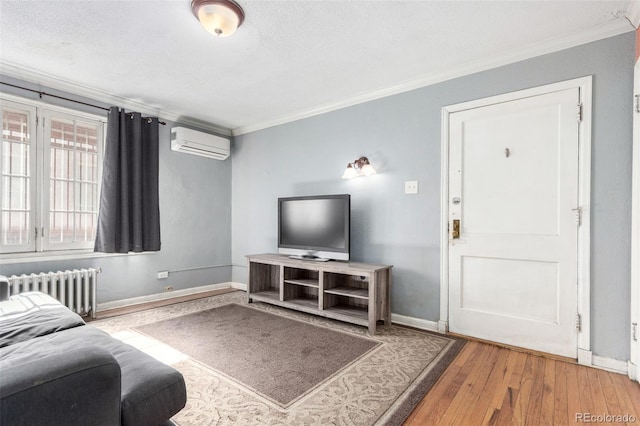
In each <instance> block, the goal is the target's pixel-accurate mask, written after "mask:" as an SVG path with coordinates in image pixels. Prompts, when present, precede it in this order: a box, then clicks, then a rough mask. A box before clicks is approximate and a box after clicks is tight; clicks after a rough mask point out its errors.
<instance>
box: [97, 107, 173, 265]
mask: <svg viewBox="0 0 640 426" xmlns="http://www.w3.org/2000/svg"><path fill="white" fill-rule="evenodd" d="M159 250H160V207H159V202H158V119H157V118H148V117H142V116H141V115H140V113H137V112H134V113H125V111H124V110H120V109H119V108H118V107H111V109H110V110H109V118H108V121H107V141H106V147H105V154H104V166H103V169H102V192H101V194H100V210H99V213H98V229H97V234H96V243H95V248H94V251H97V252H103V253H128V252H143V251H159Z"/></svg>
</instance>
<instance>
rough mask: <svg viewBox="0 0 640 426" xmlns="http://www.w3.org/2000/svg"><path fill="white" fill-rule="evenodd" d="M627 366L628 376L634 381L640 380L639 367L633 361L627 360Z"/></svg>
mask: <svg viewBox="0 0 640 426" xmlns="http://www.w3.org/2000/svg"><path fill="white" fill-rule="evenodd" d="M627 368H628V369H629V373H628V376H629V378H630V379H631V380H633V381H634V382H640V375H639V374H638V367H637V366H636V365H635V364H634V363H632V362H631V361H628V362H627Z"/></svg>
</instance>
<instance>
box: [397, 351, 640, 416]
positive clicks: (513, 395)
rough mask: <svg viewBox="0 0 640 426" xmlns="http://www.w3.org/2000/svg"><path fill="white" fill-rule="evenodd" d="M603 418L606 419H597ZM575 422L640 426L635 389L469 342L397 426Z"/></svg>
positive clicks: (619, 380) (611, 376)
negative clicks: (404, 420) (404, 419)
mask: <svg viewBox="0 0 640 426" xmlns="http://www.w3.org/2000/svg"><path fill="white" fill-rule="evenodd" d="M605 415H607V416H612V417H609V418H602V417H600V418H598V417H596V416H605ZM625 415H626V417H622V416H625ZM580 416H582V421H580V420H581V418H580ZM591 416H593V417H591ZM615 416H620V418H617V417H615ZM582 423H597V424H634V425H640V384H639V383H636V382H633V381H631V380H629V378H628V377H626V376H624V375H621V374H616V373H610V372H607V371H603V370H598V369H595V368H590V367H584V366H580V365H577V364H572V363H569V362H565V361H561V360H555V359H549V358H545V357H542V356H537V355H532V354H527V353H523V352H516V351H514V350H511V349H506V348H501V347H497V346H493V345H489V344H486V343H481V342H475V341H472V342H469V343H467V345H466V346H465V347H464V348H463V349H462V351H461V352H460V354H458V356H457V358H456V359H455V360H454V361H453V362H452V363H451V364H450V365H449V367H448V368H447V370H446V371H445V372H444V374H443V375H442V376H441V377H440V379H439V380H438V382H437V383H436V384H435V385H434V386H433V388H431V390H430V391H429V392H428V393H427V395H426V396H425V397H424V398H423V400H422V401H421V402H420V403H419V404H418V406H417V407H416V408H415V410H414V411H413V413H412V414H411V415H410V416H409V418H408V419H407V421H406V422H405V423H404V425H405V426H417V425H421V426H422V425H465V426H474V425H535V426H537V425H567V424H582Z"/></svg>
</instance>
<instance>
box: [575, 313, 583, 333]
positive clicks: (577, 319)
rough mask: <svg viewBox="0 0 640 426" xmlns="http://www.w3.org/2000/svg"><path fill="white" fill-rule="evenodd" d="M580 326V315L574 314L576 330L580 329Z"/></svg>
mask: <svg viewBox="0 0 640 426" xmlns="http://www.w3.org/2000/svg"><path fill="white" fill-rule="evenodd" d="M581 327H582V315H580V314H576V330H578V331H580V330H581Z"/></svg>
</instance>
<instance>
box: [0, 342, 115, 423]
mask: <svg viewBox="0 0 640 426" xmlns="http://www.w3.org/2000/svg"><path fill="white" fill-rule="evenodd" d="M0 372H1V377H2V381H1V382H0V424H2V425H11V426H51V425H67V426H71V425H74V426H75V425H78V426H80V425H82V426H85V425H92V426H114V425H118V424H120V419H121V415H120V407H121V403H120V389H121V386H120V377H121V375H120V365H119V364H118V362H117V361H116V359H115V358H114V357H113V356H112V355H111V353H109V351H107V350H106V349H102V348H98V347H96V346H91V347H82V348H79V349H69V350H68V351H65V352H58V353H52V354H50V355H48V356H46V357H45V358H42V359H37V360H27V361H26V362H24V363H22V364H19V365H16V364H12V363H9V362H4V361H0Z"/></svg>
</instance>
